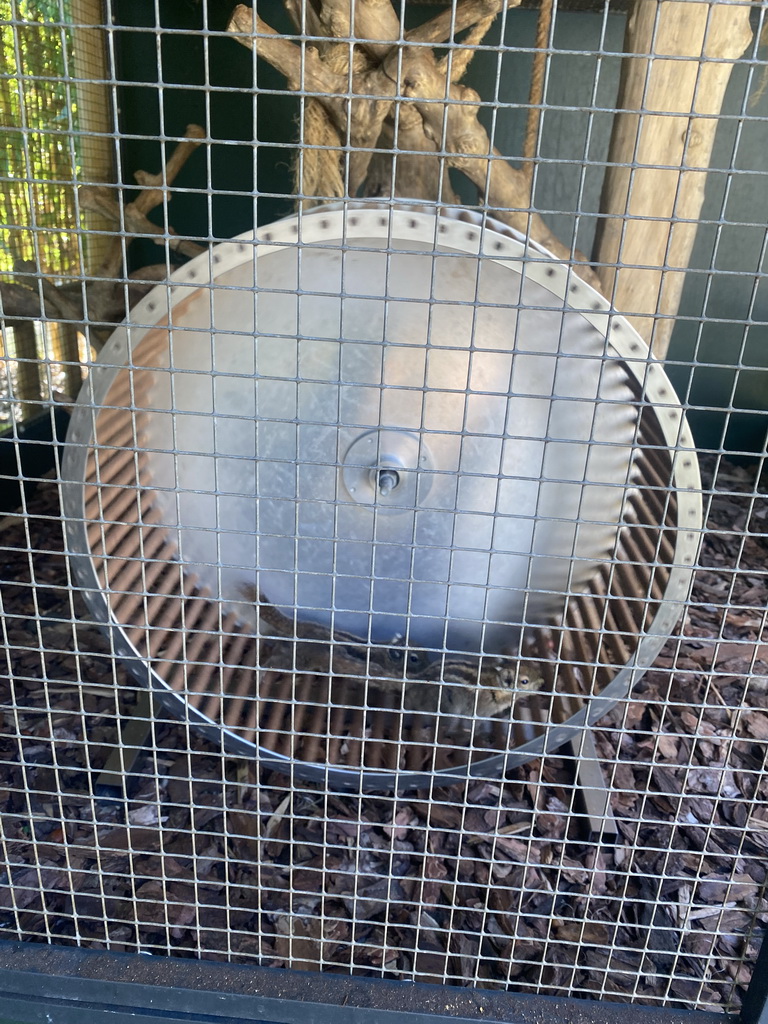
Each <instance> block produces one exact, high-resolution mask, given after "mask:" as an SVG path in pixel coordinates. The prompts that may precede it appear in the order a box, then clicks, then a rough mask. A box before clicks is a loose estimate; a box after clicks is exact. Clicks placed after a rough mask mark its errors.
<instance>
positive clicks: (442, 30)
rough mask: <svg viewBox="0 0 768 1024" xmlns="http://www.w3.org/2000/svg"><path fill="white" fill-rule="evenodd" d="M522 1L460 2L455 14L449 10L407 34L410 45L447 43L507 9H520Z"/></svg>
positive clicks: (474, 0) (460, 0) (481, 0)
mask: <svg viewBox="0 0 768 1024" xmlns="http://www.w3.org/2000/svg"><path fill="white" fill-rule="evenodd" d="M519 6H520V0H507V2H506V3H505V0H459V2H458V3H457V4H456V9H455V13H454V12H453V11H452V10H451V9H450V8H449V9H448V10H447V11H443V12H442V13H440V14H438V15H436V16H435V17H434V18H432V19H430V21H426V22H424V24H423V25H418V26H417V27H416V28H413V29H411V30H410V31H409V32H407V33H406V36H405V38H406V40H407V42H409V43H445V42H447V40H449V39H450V38H451V36H452V35H453V36H455V35H456V34H457V33H459V32H463V31H464V30H465V29H467V28H471V27H472V26H473V25H475V24H477V22H480V21H484V20H485V19H486V18H495V17H496V16H497V15H498V14H499V13H500V12H501V11H503V10H504V8H505V7H519Z"/></svg>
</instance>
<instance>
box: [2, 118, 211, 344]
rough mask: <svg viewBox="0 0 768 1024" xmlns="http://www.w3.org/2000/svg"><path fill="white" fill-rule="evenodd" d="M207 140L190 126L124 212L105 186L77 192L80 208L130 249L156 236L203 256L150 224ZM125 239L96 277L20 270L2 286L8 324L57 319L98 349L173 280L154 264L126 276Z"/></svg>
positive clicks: (142, 175) (144, 176)
mask: <svg viewBox="0 0 768 1024" xmlns="http://www.w3.org/2000/svg"><path fill="white" fill-rule="evenodd" d="M204 137H205V133H204V131H203V129H202V128H201V127H200V126H199V125H194V124H191V125H188V127H187V130H186V136H185V139H184V141H182V142H180V143H179V144H178V145H177V146H176V147H175V149H174V151H173V153H172V154H171V156H170V157H169V158H168V160H167V162H166V164H165V167H164V170H163V171H162V172H161V173H160V174H149V173H148V172H146V171H137V172H136V175H135V177H136V181H137V182H138V183H139V184H140V185H141V186H143V187H142V189H141V191H140V192H139V193H138V195H137V197H136V199H134V200H133V201H132V202H130V203H126V204H125V205H124V206H123V207H122V209H121V207H120V205H119V204H118V202H117V200H116V198H115V190H114V189H113V188H110V187H109V186H106V185H84V186H83V187H82V188H81V189H79V191H78V195H79V198H80V205H81V208H82V209H84V210H89V211H93V212H96V213H99V214H100V215H102V216H103V217H105V218H106V219H107V220H108V221H109V222H110V223H111V224H114V225H115V226H116V227H118V228H121V229H123V230H124V231H125V232H126V234H125V236H123V237H124V240H125V244H126V245H128V244H130V242H131V241H132V237H133V236H139V235H156V236H158V237H157V244H158V245H163V246H164V245H166V244H167V245H168V248H170V249H172V250H175V251H176V252H178V253H180V254H181V255H183V256H187V257H192V256H196V255H197V254H198V253H201V252H204V251H205V247H204V246H201V245H198V244H197V242H193V241H191V240H190V239H185V238H179V239H176V238H174V237H171V238H170V239H169V238H168V235H169V234H170V235H171V236H173V235H174V231H173V229H172V228H169V230H168V231H167V232H166V230H165V229H164V228H161V227H158V226H157V225H156V224H153V223H152V221H150V220H149V218H148V217H147V214H148V213H149V212H150V210H152V209H154V208H155V207H156V206H159V205H160V203H162V202H163V199H164V198H165V197H166V196H167V186H169V185H170V184H171V183H172V182H173V181H174V179H175V178H176V176H177V174H178V173H179V171H180V170H181V168H182V167H183V166H184V164H185V163H186V162H187V160H188V159H189V157H190V156H191V155H192V153H193V152H194V151H195V149H196V148H197V147H198V146H199V145H200V142H201V140H202V139H203V138H204ZM123 237H120V236H118V237H116V238H115V239H114V241H113V242H112V244H111V246H110V247H109V250H108V252H107V254H106V256H105V258H104V260H103V262H102V264H101V266H100V267H99V268H98V270H97V271H96V274H95V275H94V277H92V278H88V279H86V280H85V282H82V281H80V280H77V281H72V282H65V283H64V284H54V282H53V281H51V280H50V279H49V278H47V277H45V276H44V275H43V274H41V273H40V270H39V268H38V267H37V266H36V265H35V264H34V263H30V262H28V261H27V262H25V263H21V264H19V265H18V266H17V267H16V273H15V278H16V280H15V281H14V282H0V317H4V318H6V320H10V319H14V318H17V317H23V318H25V319H27V318H29V319H40V318H43V317H44V318H46V319H48V320H55V321H58V322H60V323H64V324H70V325H74V327H76V328H78V329H79V330H81V331H87V332H88V336H89V340H90V342H91V344H93V345H94V346H95V347H96V348H97V349H98V348H100V347H101V345H102V344H103V342H104V341H105V340H106V338H107V337H108V336H109V334H110V333H111V331H112V325H113V324H116V323H119V322H120V321H121V320H123V319H124V318H125V317H126V316H127V314H128V312H129V310H130V308H131V307H132V306H134V305H135V304H136V303H137V302H138V301H139V300H140V299H141V298H142V297H143V296H144V295H146V294H147V292H149V291H151V289H152V288H153V287H154V286H155V284H156V283H157V282H158V281H162V280H165V279H166V278H167V277H168V267H167V265H166V264H165V263H158V264H151V265H150V266H146V267H142V268H141V269H140V270H136V271H134V272H133V273H131V274H128V275H126V274H125V271H124V268H123Z"/></svg>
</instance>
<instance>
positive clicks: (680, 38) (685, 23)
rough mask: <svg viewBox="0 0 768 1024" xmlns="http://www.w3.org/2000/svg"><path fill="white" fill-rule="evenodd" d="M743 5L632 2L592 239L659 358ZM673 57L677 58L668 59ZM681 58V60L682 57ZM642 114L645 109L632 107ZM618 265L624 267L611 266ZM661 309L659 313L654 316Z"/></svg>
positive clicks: (605, 276) (738, 47) (605, 282)
mask: <svg viewBox="0 0 768 1024" xmlns="http://www.w3.org/2000/svg"><path fill="white" fill-rule="evenodd" d="M749 16H750V10H749V7H748V6H739V5H736V4H727V3H708V2H707V3H704V2H702V3H698V2H694V0H636V3H635V7H634V11H633V13H632V16H631V18H630V20H629V22H628V26H627V36H626V43H625V49H626V50H627V52H628V53H629V54H641V55H642V54H653V55H654V57H653V60H651V59H650V58H649V57H647V56H637V57H628V58H627V59H626V60H625V62H624V66H623V68H622V81H621V90H620V95H619V106H620V107H621V108H623V109H622V112H621V113H620V114H618V115H617V116H616V119H615V121H614V126H613V136H612V139H611V147H610V151H609V155H608V160H609V167H608V171H607V173H606V177H605V183H604V186H603V197H602V202H601V212H602V213H604V214H607V217H606V218H605V219H604V220H602V221H601V222H600V226H599V228H598V234H597V239H596V244H595V250H594V255H595V260H596V262H598V263H600V264H605V265H604V266H601V267H600V268H599V275H600V280H601V282H602V290H603V292H604V294H605V295H607V296H609V297H610V298H611V300H612V302H613V303H614V305H615V306H616V307H617V308H618V309H621V310H622V311H624V312H625V313H628V314H634V315H630V316H629V319H630V321H631V322H632V323H633V325H634V326H635V327H636V328H637V330H638V331H639V332H640V334H642V335H643V337H644V338H645V339H646V340H647V341H648V342H649V344H650V345H651V346H652V349H653V352H654V353H655V355H657V356H659V357H663V356H664V355H665V354H666V352H667V347H668V345H669V339H670V336H671V333H672V328H673V326H674V319H672V318H673V317H674V316H675V314H676V313H677V310H678V307H679V304H680V296H681V294H682V288H683V283H684V281H685V271H686V269H687V267H688V265H689V263H690V256H691V250H692V248H693V242H694V239H695V236H696V228H697V221H698V219H699V216H700V213H701V205H702V202H703V199H704V186H705V184H706V178H707V168H708V167H709V161H710V158H711V155H712V145H713V142H714V137H715V131H716V129H717V125H718V118H717V117H716V116H714V115H717V114H719V113H720V109H721V107H722V102H723V96H724V94H725V89H726V87H727V85H728V81H729V79H730V77H731V71H732V70H733V61H734V60H737V59H738V58H739V57H740V56H741V55H742V54H743V53H744V51H745V49H746V48H747V46H748V45H749V43H750V41H751V39H752V30H751V28H750V25H749ZM664 58H671V59H664ZM675 58H677V59H675ZM680 58H687V59H683V60H681V59H680ZM639 111H643V113H639ZM619 263H621V264H622V266H621V267H617V264H619ZM659 315H662V316H663V317H665V319H660V320H657V319H655V317H657V316H659Z"/></svg>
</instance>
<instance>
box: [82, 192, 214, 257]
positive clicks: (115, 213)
mask: <svg viewBox="0 0 768 1024" xmlns="http://www.w3.org/2000/svg"><path fill="white" fill-rule="evenodd" d="M149 191H150V193H155V192H156V191H158V190H156V189H150V190H149ZM160 194H161V196H162V192H160ZM78 195H79V197H80V205H81V206H82V207H83V209H85V210H95V211H98V212H99V213H101V214H102V215H103V216H104V217H108V218H109V219H110V220H111V221H112V222H113V223H114V224H116V225H117V226H118V227H119V226H121V211H120V205H119V204H118V202H117V200H116V199H115V194H114V189H112V188H110V187H109V186H108V185H81V187H80V188H79V189H78ZM139 198H141V196H140V197H139ZM154 205H155V206H156V205H157V203H155V204H154ZM122 225H123V226H124V228H125V230H126V232H128V233H129V234H131V235H160V236H162V237H160V238H157V239H156V244H157V245H163V246H165V245H167V246H168V248H169V249H173V250H174V251H175V252H179V253H181V255H182V256H189V257H193V256H198V255H199V254H200V253H201V252H205V251H206V247H205V246H203V245H198V243H197V242H193V241H191V240H190V239H188V238H176V237H174V231H173V228H169V230H168V234H170V235H171V237H170V238H169V237H168V235H167V234H166V231H165V228H162V227H158V225H157V224H153V223H152V221H151V220H149V218H148V217H147V216H146V214H144V213H143V212H142V211H141V209H140V207H139V203H138V200H136V201H135V202H132V203H126V205H125V206H124V207H123V209H122Z"/></svg>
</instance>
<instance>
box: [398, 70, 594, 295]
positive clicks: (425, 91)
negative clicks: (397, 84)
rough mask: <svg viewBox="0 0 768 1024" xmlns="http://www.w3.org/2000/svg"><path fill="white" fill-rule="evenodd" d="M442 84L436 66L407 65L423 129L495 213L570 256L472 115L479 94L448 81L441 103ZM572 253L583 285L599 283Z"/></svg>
mask: <svg viewBox="0 0 768 1024" xmlns="http://www.w3.org/2000/svg"><path fill="white" fill-rule="evenodd" d="M433 66H434V65H433ZM443 89H444V78H443V76H442V75H441V74H440V73H439V70H438V69H437V68H436V67H435V68H434V71H430V69H429V65H428V63H427V62H426V61H422V62H421V65H420V67H419V68H413V67H409V68H408V72H407V75H406V76H405V91H406V93H407V94H408V95H410V96H412V97H413V101H414V103H415V105H416V108H417V109H418V111H419V112H420V114H421V116H422V118H423V119H424V125H425V128H426V131H427V133H428V134H431V135H432V138H434V139H435V141H437V142H438V144H439V148H440V149H444V150H446V151H447V153H448V157H447V159H448V161H449V163H450V164H451V166H452V167H456V168H457V169H458V170H460V171H461V172H462V173H463V174H465V175H466V176H467V177H468V178H469V180H470V181H471V182H472V183H473V184H474V185H475V186H476V188H477V189H478V191H479V192H480V195H482V196H485V195H486V194H487V197H488V205H489V206H490V207H491V208H493V215H494V216H495V217H498V219H499V220H502V221H504V223H506V224H509V225H510V226H511V227H514V228H516V229H517V230H518V231H520V232H522V233H523V234H526V235H530V236H531V238H533V239H534V241H536V242H539V243H540V244H541V245H543V246H544V248H546V249H548V250H549V251H550V252H551V253H552V254H553V255H554V256H556V257H557V258H558V259H562V260H570V259H571V258H572V256H571V251H570V249H569V248H568V247H567V246H565V245H563V243H562V242H561V241H560V240H559V239H558V238H557V237H556V236H555V235H554V234H553V233H552V232H551V231H550V230H549V228H548V227H547V225H546V224H545V222H544V221H543V220H542V218H541V217H540V216H539V214H537V213H531V212H529V209H528V180H527V176H526V175H525V174H524V172H523V171H519V170H516V169H515V168H514V167H512V166H511V165H510V164H509V163H508V161H507V160H506V159H504V158H503V157H502V156H501V154H500V153H499V152H498V150H497V149H495V148H494V147H492V146H491V142H490V139H489V138H488V133H487V132H486V130H485V128H484V127H483V126H482V124H481V123H480V121H479V120H478V118H477V114H478V110H479V104H480V97H479V96H478V95H477V93H476V92H475V91H474V90H473V89H470V88H468V87H466V86H462V85H454V86H451V92H450V96H451V102H449V103H445V102H441V100H442V99H443V97H444V92H443V93H442V95H441V90H443ZM427 97H434V98H435V101H436V102H427V101H426V100H427ZM444 124H445V131H444V130H443V126H444ZM489 154H491V156H490V157H489ZM573 258H575V259H576V261H577V262H583V266H579V267H578V268H577V269H578V273H579V275H580V276H581V277H582V278H583V279H584V280H585V281H587V283H588V284H591V285H593V286H594V287H598V286H599V282H598V279H597V275H596V274H595V273H594V271H593V270H592V269H591V268H590V267H589V265H588V264H587V261H586V257H585V256H583V255H582V254H580V253H578V252H577V253H574V256H573Z"/></svg>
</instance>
